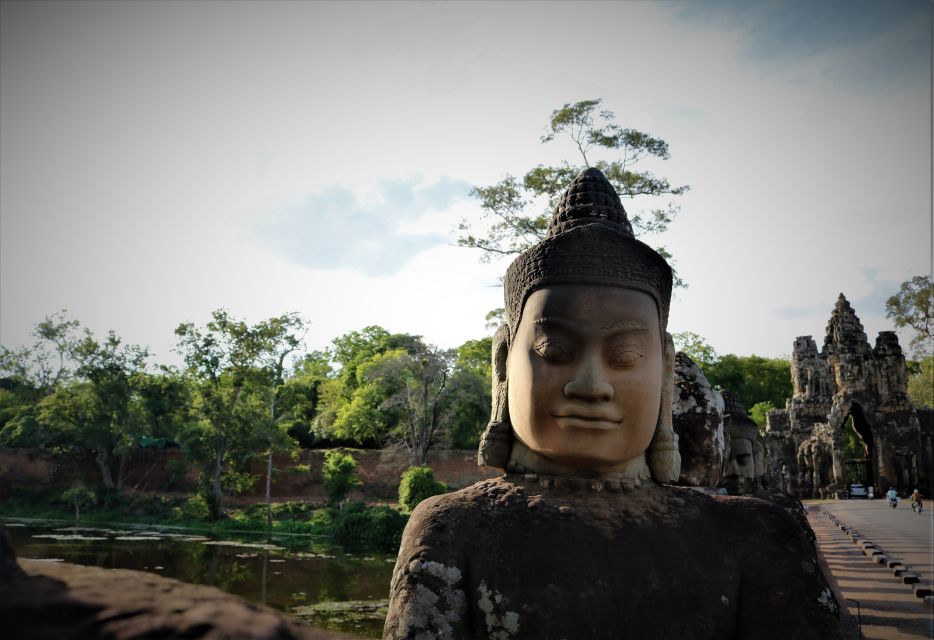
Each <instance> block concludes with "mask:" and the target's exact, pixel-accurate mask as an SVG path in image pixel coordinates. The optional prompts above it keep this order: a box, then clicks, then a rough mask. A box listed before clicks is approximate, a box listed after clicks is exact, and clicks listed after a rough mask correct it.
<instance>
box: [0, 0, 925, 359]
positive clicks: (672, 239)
mask: <svg viewBox="0 0 934 640" xmlns="http://www.w3.org/2000/svg"><path fill="white" fill-rule="evenodd" d="M931 15H932V5H931V3H930V2H929V1H928V0H898V1H894V2H871V1H863V0H845V1H839V0H829V1H825V2H820V3H813V2H809V1H805V0H786V1H784V2H774V1H773V2H757V1H751V2H745V3H738V2H716V1H714V0H710V1H707V2H687V1H673V0H670V1H664V2H648V1H644V2H640V1H637V0H633V1H628V2H595V3H585V2H573V3H572V2H533V1H522V2H481V1H478V0H472V1H468V2H393V1H385V2H375V3H370V2H362V1H354V2H341V3H337V2H335V3H331V2H311V1H309V2H302V1H288V2H278V3H277V2H262V3H260V2H249V1H236V2H233V1H231V2H225V1H223V0H216V1H208V2H184V3H183V2H146V1H136V2H129V3H117V2H109V1H103V2H82V1H80V0H77V1H70V2H64V1H56V2H41V1H30V2H22V3H21V2H11V1H5V2H2V3H0V344H2V345H4V346H6V347H15V346H19V345H24V344H29V343H31V341H32V337H31V331H32V330H33V328H34V326H35V325H36V323H38V322H39V321H41V320H42V319H43V318H44V317H46V316H48V315H49V314H52V313H55V312H56V311H58V310H60V309H67V311H68V316H69V317H71V318H75V319H78V320H79V321H80V322H81V323H82V325H83V326H85V327H88V328H89V329H91V330H92V331H93V332H94V333H95V334H96V335H98V336H103V335H105V334H106V332H107V331H108V330H110V329H113V330H114V331H116V333H117V334H118V335H119V336H121V337H122V338H123V339H124V340H125V341H127V342H130V343H134V344H142V345H147V346H149V348H150V349H151V351H152V352H153V354H154V358H153V360H154V362H160V363H170V364H179V363H180V359H179V357H178V356H177V354H174V353H173V352H172V348H173V346H174V343H175V336H174V329H175V327H176V326H178V324H179V323H181V322H194V323H196V324H200V325H203V324H204V323H205V322H207V321H208V320H209V319H210V314H211V311H212V310H214V309H218V308H221V307H223V308H226V309H228V310H229V311H230V313H231V314H232V315H234V316H235V317H238V318H242V319H245V320H247V321H248V322H250V323H253V322H258V321H261V320H264V319H267V318H270V317H273V316H277V315H280V314H283V313H286V312H297V313H299V314H301V315H302V316H303V317H304V318H305V319H306V320H307V321H308V322H309V323H310V324H309V330H308V333H307V334H306V337H305V343H306V346H307V348H309V349H321V348H324V347H326V346H327V345H328V344H329V343H330V341H331V340H332V339H333V338H335V337H337V336H339V335H342V334H344V333H346V332H348V331H352V330H359V329H362V328H363V327H366V326H368V325H373V324H378V325H381V326H383V327H385V328H386V329H388V330H389V331H392V332H404V333H412V334H417V335H421V336H423V337H424V338H425V340H426V341H427V342H430V343H433V344H436V345H438V346H441V347H456V346H458V345H459V344H461V343H463V342H464V341H466V340H469V339H476V338H479V337H482V336H484V335H487V334H488V333H489V332H488V330H487V329H486V327H485V321H484V317H485V315H486V314H487V312H488V311H490V310H491V309H494V308H496V307H500V306H502V289H501V287H500V285H499V277H500V276H501V275H502V273H503V272H504V271H505V268H506V266H507V264H508V260H502V261H498V262H497V261H493V262H491V263H489V264H484V263H482V262H480V260H479V258H480V254H479V253H478V252H477V251H476V250H470V249H465V248H460V247H457V246H456V239H457V230H456V226H457V224H458V222H459V221H461V220H462V219H468V220H471V221H472V222H474V223H476V222H477V221H478V220H479V217H480V213H481V209H480V207H479V204H478V202H477V200H476V199H474V198H472V197H471V196H470V191H471V189H472V188H473V187H475V186H487V185H492V184H494V183H496V182H498V181H499V180H500V179H501V178H503V177H504V176H505V175H506V174H512V175H520V176H521V175H522V174H523V173H525V171H527V170H528V169H530V168H531V167H533V166H535V165H538V164H554V163H558V162H561V161H562V160H567V161H571V162H576V151H575V150H574V148H573V146H572V145H571V143H569V142H567V141H562V140H556V141H554V142H551V143H548V144H542V143H541V142H540V138H541V136H542V135H543V134H544V132H545V126H546V124H547V121H548V118H549V115H550V114H551V112H552V110H554V109H556V108H559V107H560V106H561V105H563V104H565V103H573V102H576V101H579V100H584V99H597V98H599V99H602V101H603V102H602V106H603V107H604V108H606V109H609V110H611V111H612V112H613V113H614V114H615V116H616V119H617V121H618V122H619V124H621V125H622V126H625V127H631V128H634V129H638V130H640V131H645V132H648V133H650V134H652V135H654V136H656V137H660V138H663V139H664V140H665V141H667V142H668V144H669V147H670V153H671V156H670V158H669V159H668V160H666V161H660V160H659V161H655V162H654V163H646V164H645V165H640V166H643V167H644V168H647V169H650V170H652V171H654V172H655V173H656V174H657V175H661V176H664V177H667V178H668V179H669V180H670V181H671V183H672V184H678V185H681V184H687V185H690V191H688V192H687V193H686V194H685V195H683V196H681V197H680V198H678V199H677V202H678V204H679V206H680V213H679V215H678V217H677V219H676V220H675V221H674V223H673V224H672V225H671V227H670V229H669V230H668V231H667V232H666V233H664V234H662V235H660V236H658V237H651V236H648V237H645V238H643V239H644V240H646V241H647V242H649V243H650V244H656V245H657V244H661V245H664V246H665V247H666V248H667V249H668V250H669V251H670V252H671V253H672V254H673V256H674V257H675V264H676V268H677V270H678V272H679V274H680V275H681V277H682V278H683V279H684V280H685V281H686V282H687V284H688V287H687V288H686V289H679V290H678V291H676V293H675V298H674V300H673V302H672V309H671V313H670V322H669V330H670V331H672V332H678V331H692V332H694V333H697V334H700V335H701V336H703V337H704V338H705V339H706V340H707V341H708V342H709V343H710V344H711V345H713V346H714V348H715V349H716V350H717V351H718V352H719V353H721V354H723V353H735V354H738V355H750V354H757V355H762V356H769V357H784V356H787V355H788V354H790V352H791V345H792V343H793V341H794V339H795V337H796V336H800V335H813V336H814V337H815V339H816V340H817V342H818V343H819V344H820V343H821V342H822V339H823V335H824V331H825V327H826V325H827V320H828V319H829V317H830V312H831V311H832V309H833V307H834V303H835V301H836V299H837V296H838V295H839V294H840V293H844V294H845V295H846V296H847V298H848V299H849V300H850V302H851V304H852V305H853V307H854V309H855V310H856V313H857V314H858V316H859V317H860V319H861V320H862V322H863V325H864V327H865V329H866V333H867V334H868V336H869V340H870V342H874V340H875V336H876V334H877V332H878V331H882V330H890V329H893V328H894V327H893V325H892V321H891V320H889V319H887V318H885V306H884V303H885V299H886V298H887V297H888V296H889V295H892V294H893V293H895V292H896V291H897V290H898V287H899V284H900V283H901V282H903V281H905V280H908V279H910V278H911V277H912V276H915V275H925V274H930V273H931V264H932V249H931V246H932V229H931V224H932V204H931V202H932V184H931V181H932V177H931V176H932V160H931V158H932V152H931V148H932V105H931V95H932V88H931V83H932V75H931V61H932V53H931V51H932V48H931V33H932V17H931ZM598 157H599V156H598ZM658 204H664V203H658ZM651 205H652V203H638V202H631V201H624V206H626V207H627V209H629V210H630V212H635V211H638V210H640V209H643V208H645V207H647V206H651ZM909 338H910V335H909V334H907V333H902V334H901V342H902V345H903V346H906V347H907V344H908V340H909Z"/></svg>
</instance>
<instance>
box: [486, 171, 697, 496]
mask: <svg viewBox="0 0 934 640" xmlns="http://www.w3.org/2000/svg"><path fill="white" fill-rule="evenodd" d="M671 283H672V274H671V267H669V266H668V263H667V262H665V259H664V258H662V256H660V255H659V254H658V253H657V252H656V251H655V250H653V249H652V248H651V247H649V246H648V245H646V244H644V243H642V242H640V241H639V240H636V238H635V237H634V235H633V232H632V225H631V224H630V223H629V219H628V218H627V217H626V210H625V209H623V205H622V203H621V202H620V200H619V196H618V195H617V194H616V191H615V190H614V189H613V185H611V184H610V182H609V180H607V179H606V177H605V176H604V175H603V174H602V173H601V172H600V171H599V170H598V169H594V168H587V169H584V170H583V171H581V172H580V173H579V174H578V175H577V177H576V178H574V180H573V182H571V184H570V186H569V187H568V188H567V190H566V191H565V192H564V194H563V195H562V196H561V199H560V200H559V201H558V205H557V207H556V208H555V212H554V215H553V216H552V219H551V224H550V225H549V227H548V234H547V236H546V237H545V239H544V240H542V241H541V242H539V243H538V244H536V245H533V246H532V247H531V248H529V249H528V250H526V251H525V252H524V253H522V254H521V255H520V256H519V257H518V258H516V259H515V261H514V262H513V263H512V264H511V265H509V268H508V269H507V270H506V278H505V282H504V295H505V302H506V325H504V326H503V327H501V328H500V330H499V331H497V333H496V335H495V336H494V338H493V412H492V416H491V422H490V425H489V426H488V427H487V431H486V433H484V434H483V438H482V440H481V442H480V455H479V459H480V463H481V464H486V465H489V466H493V467H498V468H505V466H506V461H507V460H508V457H509V450H510V447H511V446H512V437H513V436H512V427H511V426H510V424H509V417H508V415H507V414H508V410H507V401H506V355H507V353H508V351H509V345H510V343H511V342H512V339H513V338H514V337H515V334H516V329H517V328H518V326H519V320H520V318H521V316H522V307H523V306H524V305H525V301H526V299H527V298H528V297H529V295H530V294H531V293H532V292H533V291H535V290H536V289H540V288H542V287H545V286H550V285H555V284H594V285H606V286H611V287H622V288H626V289H635V290H637V291H643V292H645V293H647V294H648V295H650V296H651V297H652V298H653V299H654V300H655V304H656V305H657V307H658V317H659V326H660V329H661V334H662V336H663V337H664V338H665V339H667V340H668V341H670V337H667V334H666V332H665V328H666V327H667V325H668V307H669V304H670V301H671ZM670 353H671V358H670V359H671V360H673V354H674V349H673V348H671V350H670ZM672 368H673V362H666V371H667V376H668V377H667V382H666V385H665V389H667V397H663V401H662V404H663V406H662V410H661V415H660V417H659V425H658V427H657V428H656V432H655V438H654V439H653V441H652V446H651V447H650V450H649V465H650V467H652V468H653V475H655V476H656V479H658V480H661V481H663V482H668V481H674V480H676V479H677V478H678V467H680V457H679V455H678V449H677V436H676V435H675V433H674V430H673V429H672V428H671V390H670V387H671V375H672V374H671V371H672ZM665 389H663V393H662V395H663V396H665V395H666V391H665ZM666 402H667V406H665V404H666ZM662 458H664V461H661V459H662ZM653 459H654V460H655V462H654V463H653ZM674 460H676V462H674V463H671V462H672V461H674ZM672 464H673V466H674V477H670V475H671V467H672ZM662 467H666V468H667V469H668V470H667V471H662Z"/></svg>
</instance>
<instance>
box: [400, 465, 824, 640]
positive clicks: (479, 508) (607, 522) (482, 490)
mask: <svg viewBox="0 0 934 640" xmlns="http://www.w3.org/2000/svg"><path fill="white" fill-rule="evenodd" d="M563 482H564V483H565V484H566V483H567V482H568V481H567V480H564V481H563ZM570 482H573V481H570ZM561 483H562V481H561V480H559V482H558V487H548V488H544V487H542V486H540V483H539V482H538V480H537V479H536V480H525V479H522V480H518V479H515V478H509V479H506V478H503V479H498V480H490V481H485V482H481V483H478V484H476V485H474V486H472V487H469V488H467V489H464V490H461V491H459V492H457V493H453V494H448V495H445V496H439V497H436V498H433V499H431V500H428V501H426V502H424V503H422V505H420V506H419V507H418V509H416V511H415V513H414V514H413V516H412V519H411V521H410V523H409V526H408V527H407V529H406V534H405V536H404V539H403V543H402V548H401V550H400V553H399V559H398V561H397V564H396V570H395V573H394V576H393V582H392V594H391V601H392V603H393V604H392V608H391V610H390V612H389V616H388V618H387V622H386V631H385V637H388V638H428V637H432V638H437V637H442V638H497V639H504V638H535V639H539V640H542V639H548V638H555V639H558V638H620V637H636V638H680V639H692V638H696V639H701V638H711V639H713V638H716V639H718V640H722V639H724V638H743V639H751V638H789V637H795V638H834V637H837V636H836V635H835V634H837V633H839V632H838V630H837V620H836V613H835V611H834V607H835V604H834V603H833V599H832V597H831V595H830V592H829V591H828V590H826V589H827V588H826V585H825V584H824V581H823V579H822V578H821V576H820V573H819V570H818V568H817V563H816V559H815V558H814V557H813V546H811V545H810V544H808V542H807V541H806V540H805V539H804V538H803V536H802V535H801V533H800V531H799V530H798V529H797V527H796V526H795V523H794V522H793V521H792V520H791V519H790V518H789V517H788V515H787V514H786V513H784V511H783V510H781V509H779V508H776V507H774V506H773V505H769V504H766V503H764V502H762V501H760V500H755V499H748V498H731V497H722V498H721V497H716V498H711V497H710V496H706V495H703V494H701V493H698V492H695V491H692V490H688V489H676V488H668V487H659V486H655V485H651V486H647V487H644V488H636V489H631V490H628V491H626V490H619V491H616V492H614V491H610V490H603V491H600V492H594V491H592V490H589V489H588V488H587V487H585V486H581V487H579V488H566V487H562V486H561ZM797 620H802V621H803V620H806V621H807V622H806V623H803V622H802V623H798V622H796V621H797ZM815 620H817V621H818V624H815ZM798 627H801V628H798Z"/></svg>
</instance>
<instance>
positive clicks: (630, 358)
mask: <svg viewBox="0 0 934 640" xmlns="http://www.w3.org/2000/svg"><path fill="white" fill-rule="evenodd" d="M644 357H645V354H643V353H642V352H641V351H637V350H636V349H633V348H632V347H623V348H621V349H617V350H616V351H614V352H613V353H612V354H611V355H610V366H613V367H631V366H632V365H634V364H636V363H637V362H639V361H640V360H642V358H644Z"/></svg>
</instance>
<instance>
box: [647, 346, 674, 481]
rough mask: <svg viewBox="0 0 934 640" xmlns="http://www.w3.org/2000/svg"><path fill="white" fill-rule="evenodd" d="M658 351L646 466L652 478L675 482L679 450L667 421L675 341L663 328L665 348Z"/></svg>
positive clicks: (670, 424) (672, 385) (672, 377)
mask: <svg viewBox="0 0 934 640" xmlns="http://www.w3.org/2000/svg"><path fill="white" fill-rule="evenodd" d="M663 351H664V353H663V354H662V357H663V361H664V368H663V369H664V370H663V373H662V376H663V378H662V398H661V406H660V407H659V411H658V423H657V424H656V425H655V435H654V436H653V437H652V444H650V445H649V451H648V454H649V455H648V458H649V470H650V471H651V472H652V477H653V478H654V479H655V481H656V482H677V480H678V476H680V475H681V453H680V452H679V451H678V434H677V433H675V430H674V427H673V426H672V421H671V403H672V398H673V396H674V368H675V345H674V341H673V340H672V339H671V334H670V333H668V332H665V348H664V350H663Z"/></svg>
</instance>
